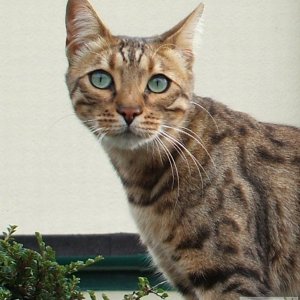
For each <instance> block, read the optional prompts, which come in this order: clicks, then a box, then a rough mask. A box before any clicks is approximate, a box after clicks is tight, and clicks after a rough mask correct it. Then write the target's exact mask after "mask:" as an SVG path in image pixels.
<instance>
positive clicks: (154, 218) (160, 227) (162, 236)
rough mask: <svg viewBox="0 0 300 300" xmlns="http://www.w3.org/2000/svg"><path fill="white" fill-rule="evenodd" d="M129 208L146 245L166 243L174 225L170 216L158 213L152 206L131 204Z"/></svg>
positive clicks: (152, 246)
mask: <svg viewBox="0 0 300 300" xmlns="http://www.w3.org/2000/svg"><path fill="white" fill-rule="evenodd" d="M130 209H131V213H132V216H133V218H134V220H135V222H136V225H137V227H138V229H139V232H140V234H141V239H142V241H143V242H144V243H145V244H146V245H147V246H148V247H150V248H157V247H158V245H159V247H161V246H162V245H164V244H166V241H167V240H168V237H169V235H170V234H171V231H172V228H173V227H174V226H173V222H171V220H170V218H167V217H166V216H164V217H163V216H161V215H160V214H158V213H157V212H156V210H155V207H154V206H148V207H139V206H136V205H134V204H131V205H130ZM166 247H167V245H166Z"/></svg>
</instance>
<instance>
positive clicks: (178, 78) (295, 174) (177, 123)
mask: <svg viewBox="0 0 300 300" xmlns="http://www.w3.org/2000/svg"><path fill="white" fill-rule="evenodd" d="M202 10H203V6H202V5H199V7H198V8H196V9H195V10H194V11H193V12H192V13H191V14H190V15H189V16H188V17H187V18H186V19H184V20H183V21H181V22H180V23H179V24H178V25H176V26H175V27H174V28H172V29H171V30H169V31H167V32H166V33H164V34H162V35H158V36H153V37H150V38H130V37H126V36H113V35H112V34H111V33H110V31H109V30H108V29H107V28H106V27H105V25H104V24H103V22H102V21H101V20H100V19H99V18H98V17H97V15H96V13H95V12H94V10H93V9H92V7H91V5H90V4H89V3H88V2H87V1H86V0H69V2H68V7H67V18H66V25H67V33H68V37H67V57H68V61H69V69H68V72H67V76H66V79H67V85H68V88H69V91H70V97H71V99H72V103H73V105H74V109H75V112H76V114H77V115H78V117H79V118H80V119H81V120H82V121H83V123H84V124H85V125H86V126H87V127H88V128H89V129H90V130H91V131H92V132H93V133H94V134H95V136H96V137H97V138H98V139H99V140H100V141H101V142H102V144H103V147H104V149H105V150H106V152H107V153H108V156H109V158H110V160H111V162H112V164H113V166H114V167H115V169H116V171H117V173H118V175H119V177H120V179H121V181H122V183H123V186H124V188H125V190H126V193H127V195H128V201H129V205H130V208H131V211H132V214H133V217H134V219H135V221H136V223H137V226H138V228H139V230H140V234H141V238H142V240H143V242H144V243H145V244H146V245H147V247H148V249H149V252H150V254H151V255H152V257H153V260H154V262H155V263H156V264H157V265H158V266H159V268H160V269H161V270H162V272H163V273H164V274H165V276H166V277H167V278H168V279H169V280H170V282H171V283H172V284H173V285H174V286H175V287H177V289H178V290H179V291H180V292H181V293H182V295H183V296H184V297H185V299H193V300H196V299H200V297H202V298H201V299H205V300H209V299H225V300H226V299H238V298H239V297H240V296H270V295H278V296H279V295H280V296H282V295H289V296H296V295H300V256H299V251H300V226H299V225H300V179H299V177H300V176H299V175H300V174H299V173H300V150H299V149H300V131H299V129H297V128H294V127H289V126H283V125H274V124H265V123H261V122H258V121H256V120H255V119H253V118H251V117H250V116H248V115H247V114H244V113H241V112H236V111H233V110H230V109H229V108H227V107H226V106H224V105H222V104H220V103H218V102H215V101H213V100H211V99H208V98H203V97H199V96H196V95H194V94H193V72H192V66H193V59H194V56H193V39H194V32H195V28H196V26H197V23H198V21H199V19H200V17H201V14H202ZM94 70H105V71H106V72H108V73H109V74H111V76H112V78H113V84H112V85H111V86H109V88H106V89H97V88H95V87H94V86H92V85H91V83H90V77H89V74H90V73H91V72H92V71H94ZM155 74H164V75H165V76H167V78H169V81H170V86H169V87H168V89H167V90H166V91H164V92H163V93H153V92H151V91H150V90H149V88H148V87H147V83H148V81H149V79H150V78H151V77H152V76H153V75H155ZM124 107H125V108H126V109H127V110H126V111H125V110H124V111H122V112H121V113H120V108H124ZM137 109H138V112H139V113H138V114H137V113H136V111H137ZM128 111H129V113H130V114H131V120H132V123H130V124H128V122H126V118H125V116H126V113H128Z"/></svg>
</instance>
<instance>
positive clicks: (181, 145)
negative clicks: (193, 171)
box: [163, 132, 210, 189]
mask: <svg viewBox="0 0 300 300" xmlns="http://www.w3.org/2000/svg"><path fill="white" fill-rule="evenodd" d="M163 135H164V136H165V137H166V138H167V139H171V140H172V141H173V142H175V143H176V144H177V145H179V146H180V147H181V148H182V149H183V150H185V151H186V153H187V154H188V155H189V156H190V157H191V159H192V161H193V162H194V164H195V166H196V168H197V171H198V173H199V176H200V179H201V186H202V189H203V187H204V185H203V177H202V174H201V171H200V169H199V167H200V168H201V170H202V171H203V172H204V173H205V175H206V176H207V178H208V180H209V181H210V178H209V176H208V174H207V172H206V171H205V169H204V168H203V166H202V165H201V164H200V162H199V161H198V160H197V159H196V158H195V156H194V155H193V154H192V153H191V152H190V151H189V150H188V149H187V148H186V147H185V146H184V145H183V144H182V143H181V142H179V141H178V140H177V139H175V138H174V137H173V136H171V135H169V134H168V133H166V132H163Z"/></svg>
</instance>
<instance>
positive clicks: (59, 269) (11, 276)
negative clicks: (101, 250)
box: [0, 226, 168, 300]
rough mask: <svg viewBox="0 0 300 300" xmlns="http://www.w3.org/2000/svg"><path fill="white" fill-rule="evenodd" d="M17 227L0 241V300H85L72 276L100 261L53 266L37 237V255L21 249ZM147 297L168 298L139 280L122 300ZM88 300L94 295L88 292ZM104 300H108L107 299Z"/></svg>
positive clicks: (51, 253)
mask: <svg viewBox="0 0 300 300" xmlns="http://www.w3.org/2000/svg"><path fill="white" fill-rule="evenodd" d="M16 228H17V227H16V226H9V227H8V229H7V232H3V238H2V239H0V300H13V299H16V300H17V299H19V300H25V299H26V300H27V299H28V300H33V299H34V300H46V299H47V300H81V299H85V298H84V296H83V293H82V291H80V289H79V282H80V279H79V278H77V277H76V276H75V275H73V273H75V272H77V271H79V270H81V269H82V268H86V267H88V266H90V265H92V264H94V263H96V262H99V261H101V260H102V259H103V258H102V257H101V256H97V257H95V258H94V259H88V260H87V261H85V262H82V261H77V262H72V263H70V264H69V265H60V264H58V263H57V262H56V256H55V252H54V250H53V249H52V248H51V247H50V246H46V245H45V243H44V241H43V239H42V236H41V235H40V234H39V233H36V234H35V236H36V239H37V242H38V246H39V252H36V251H33V250H31V249H27V248H24V247H23V245H22V244H19V243H17V242H16V241H15V240H14V238H13V236H12V235H13V234H14V233H15V231H16ZM149 294H154V295H156V296H158V297H160V298H161V299H165V298H166V297H167V296H168V295H167V294H166V293H165V292H164V291H163V290H162V289H159V288H157V287H151V286H150V284H149V281H148V279H147V278H143V277H141V278H139V290H138V291H136V292H133V293H132V294H129V295H125V296H124V300H137V299H141V298H142V297H144V296H147V295H149ZM89 295H90V298H91V300H96V296H95V293H94V292H92V291H90V292H89ZM102 297H103V299H104V300H109V298H108V297H107V296H106V295H103V296H102Z"/></svg>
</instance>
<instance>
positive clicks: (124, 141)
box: [102, 126, 154, 150]
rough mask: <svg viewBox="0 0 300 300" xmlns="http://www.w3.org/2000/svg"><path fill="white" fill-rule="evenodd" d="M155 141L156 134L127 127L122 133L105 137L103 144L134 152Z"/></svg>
mask: <svg viewBox="0 0 300 300" xmlns="http://www.w3.org/2000/svg"><path fill="white" fill-rule="evenodd" d="M153 139H154V134H153V133H149V132H147V131H145V130H141V129H139V128H136V127H135V126H132V127H131V126H127V127H126V128H123V129H122V130H121V131H118V132H115V133H114V134H111V135H105V136H104V137H103V140H102V142H103V144H104V145H107V146H109V147H114V148H119V149H128V150H133V149H137V148H140V147H142V146H145V145H146V144H147V143H149V142H151V141H152V140H153Z"/></svg>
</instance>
